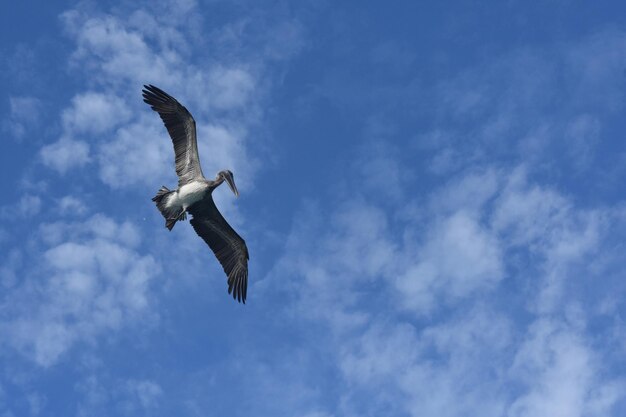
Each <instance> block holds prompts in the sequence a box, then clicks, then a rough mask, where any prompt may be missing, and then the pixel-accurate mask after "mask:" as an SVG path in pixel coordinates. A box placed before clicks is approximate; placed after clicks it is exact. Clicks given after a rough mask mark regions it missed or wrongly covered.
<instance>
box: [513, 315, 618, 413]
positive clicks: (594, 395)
mask: <svg viewBox="0 0 626 417" xmlns="http://www.w3.org/2000/svg"><path fill="white" fill-rule="evenodd" d="M599 365H600V363H599V362H597V358H596V357H595V354H594V352H593V350H591V348H590V346H588V345H587V342H586V341H585V338H584V336H583V335H582V334H581V333H580V331H578V330H577V329H575V328H571V326H568V325H566V324H563V323H559V322H555V321H554V320H550V319H540V320H537V321H536V322H535V323H533V325H532V326H531V328H530V329H529V334H528V336H527V338H526V340H525V341H524V343H523V344H522V346H521V347H520V348H519V350H518V353H517V355H516V357H515V362H514V364H513V367H512V369H511V372H512V374H513V377H514V378H515V379H516V380H518V381H520V382H523V383H524V386H525V388H526V389H525V392H524V393H523V394H522V395H521V396H520V397H518V398H517V399H515V401H514V402H513V403H512V404H511V406H510V408H509V411H508V413H507V415H508V416H510V417H530V416H539V415H550V416H556V417H560V416H562V417H577V416H606V415H609V413H610V411H611V406H612V405H613V404H614V403H615V402H616V400H617V399H618V398H619V394H617V392H619V391H618V390H619V389H623V388H624V385H623V383H620V382H618V381H612V380H610V379H605V378H603V375H602V372H606V369H602V368H601V367H600V366H599Z"/></svg>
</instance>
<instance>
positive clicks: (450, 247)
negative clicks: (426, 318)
mask: <svg viewBox="0 0 626 417" xmlns="http://www.w3.org/2000/svg"><path fill="white" fill-rule="evenodd" d="M407 255H408V256H407V258H409V259H411V258H414V259H417V262H416V263H415V264H413V265H410V264H409V265H410V266H408V269H407V270H406V271H405V272H403V273H402V272H401V273H400V274H399V276H398V278H397V279H396V288H397V290H398V291H399V292H400V294H401V299H402V302H403V305H404V306H405V307H407V308H409V309H412V310H415V311H416V312H419V313H428V312H430V311H431V310H432V309H433V307H434V305H435V303H436V302H437V301H440V297H441V298H443V300H449V299H452V300H455V299H458V298H462V297H467V296H469V295H471V294H473V293H475V292H476V291H478V290H482V291H485V290H488V289H490V288H492V287H493V286H494V285H495V284H497V283H498V281H500V280H501V279H502V278H503V263H502V253H501V249H500V243H499V242H498V239H497V238H496V237H495V236H494V235H493V234H492V233H491V232H490V231H489V230H487V229H485V228H484V227H483V226H481V225H480V224H479V223H478V222H477V221H476V220H475V219H474V218H472V217H471V216H469V215H468V214H467V213H464V212H462V211H461V212H457V213H455V214H453V215H452V216H450V217H449V218H447V219H445V220H443V221H439V222H437V224H436V225H435V226H434V227H433V229H432V230H431V231H430V232H428V237H427V242H426V244H425V245H423V246H421V247H418V248H416V249H415V252H414V253H411V252H409V253H408V254H407Z"/></svg>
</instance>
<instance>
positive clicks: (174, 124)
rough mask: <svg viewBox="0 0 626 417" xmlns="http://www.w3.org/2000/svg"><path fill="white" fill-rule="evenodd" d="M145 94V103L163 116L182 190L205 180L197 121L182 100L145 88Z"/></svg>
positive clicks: (153, 88)
mask: <svg viewBox="0 0 626 417" xmlns="http://www.w3.org/2000/svg"><path fill="white" fill-rule="evenodd" d="M142 93H143V101H145V102H146V103H148V104H149V105H150V107H152V110H154V111H156V112H157V113H159V116H161V119H162V120H163V123H164V124H165V127H166V128H167V131H168V133H169V134H170V137H171V138H172V143H173V144H174V154H175V155H176V174H177V175H178V186H179V187H180V186H181V185H184V184H187V183H189V182H191V181H194V180H197V179H200V178H204V175H203V174H202V168H201V167H200V158H199V157H198V143H197V140H196V121H195V120H194V119H193V117H192V116H191V113H189V111H188V110H187V109H186V108H185V106H183V105H182V104H180V103H179V102H178V100H176V99H175V98H174V97H172V96H170V95H169V94H167V93H166V92H165V91H163V90H161V89H160V88H158V87H155V86H153V85H145V86H144V90H143V91H142Z"/></svg>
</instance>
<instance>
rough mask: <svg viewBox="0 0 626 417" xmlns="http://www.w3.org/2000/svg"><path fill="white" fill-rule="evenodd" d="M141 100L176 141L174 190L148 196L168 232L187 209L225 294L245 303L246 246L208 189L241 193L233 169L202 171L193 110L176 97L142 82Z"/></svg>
mask: <svg viewBox="0 0 626 417" xmlns="http://www.w3.org/2000/svg"><path fill="white" fill-rule="evenodd" d="M142 93H143V101H145V102H146V103H148V105H150V107H151V108H152V110H154V111H156V112H157V113H159V116H161V119H162V120H163V123H164V124H165V128H166V129H167V131H168V133H169V134H170V137H171V138H172V142H173V144H174V154H175V155H176V174H177V175H178V188H177V189H175V190H170V189H169V188H167V187H166V186H162V187H161V189H159V191H158V192H157V194H156V196H154V198H153V199H152V201H154V202H155V203H156V206H157V208H158V209H159V211H160V212H161V214H162V215H163V217H165V227H167V228H168V229H169V230H170V231H171V230H172V228H174V225H175V224H176V222H177V221H179V220H185V219H186V218H187V213H190V214H191V215H192V216H193V218H192V219H191V221H190V223H191V225H192V226H193V228H194V230H195V231H196V233H197V234H198V236H200V237H201V238H202V239H203V240H204V241H205V242H206V243H207V244H208V245H209V247H210V248H211V250H212V251H213V253H215V257H216V258H217V260H218V261H219V262H220V264H221V265H222V268H224V272H225V273H226V276H227V277H228V293H229V294H231V293H232V295H233V298H234V299H236V300H237V301H239V302H243V303H244V304H245V303H246V294H247V291H248V259H249V256H248V247H247V246H246V242H245V241H244V240H243V239H242V238H241V236H239V235H238V234H237V232H235V230H233V228H232V227H230V225H229V224H228V222H226V220H225V219H224V217H223V216H222V214H221V213H220V212H219V210H218V209H217V207H216V206H215V203H214V202H213V197H212V193H213V190H215V189H216V188H217V187H219V186H220V185H221V184H222V183H223V182H226V184H228V186H229V187H230V189H231V190H232V192H233V193H234V194H235V196H237V197H239V191H237V186H236V185H235V179H234V177H233V173H232V172H231V171H229V170H223V171H220V172H218V173H217V176H216V177H215V180H207V179H206V178H204V175H203V174H202V168H201V167H200V159H199V157H198V143H197V140H196V122H195V120H194V119H193V117H192V116H191V113H189V111H188V110H187V109H186V108H185V106H183V105H182V104H180V103H179V102H178V100H176V99H175V98H174V97H172V96H170V95H169V94H167V93H166V92H165V91H163V90H161V89H160V88H157V87H155V86H153V85H144V89H143V90H142Z"/></svg>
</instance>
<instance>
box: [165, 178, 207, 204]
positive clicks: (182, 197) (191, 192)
mask: <svg viewBox="0 0 626 417" xmlns="http://www.w3.org/2000/svg"><path fill="white" fill-rule="evenodd" d="M211 185H212V184H211V181H207V180H204V181H203V180H197V181H191V182H188V183H187V184H184V185H183V186H181V187H179V188H177V189H176V192H174V193H172V194H171V195H170V196H168V200H167V202H166V203H165V205H166V207H168V208H170V207H171V208H174V209H176V210H178V211H181V210H182V211H187V209H188V208H189V207H191V205H192V204H194V203H197V202H198V201H200V200H202V199H203V198H204V197H205V195H206V193H209V192H212V191H213V189H215V188H213V189H211Z"/></svg>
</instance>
